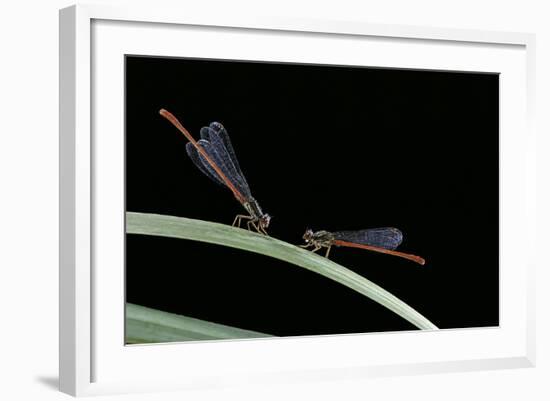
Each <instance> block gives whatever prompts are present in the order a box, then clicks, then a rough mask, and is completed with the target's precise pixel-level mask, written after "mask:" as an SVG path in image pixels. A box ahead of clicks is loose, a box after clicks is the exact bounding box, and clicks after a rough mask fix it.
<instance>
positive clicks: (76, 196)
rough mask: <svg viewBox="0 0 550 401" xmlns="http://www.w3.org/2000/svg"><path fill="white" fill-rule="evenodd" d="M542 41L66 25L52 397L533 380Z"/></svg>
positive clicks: (252, 25) (389, 29) (105, 14)
mask: <svg viewBox="0 0 550 401" xmlns="http://www.w3.org/2000/svg"><path fill="white" fill-rule="evenodd" d="M533 46H534V38H533V37H532V36H531V35H528V34H511V33H500V32H476V31H462V30H447V29H433V28H430V29H428V28H421V27H403V26H380V25H371V24H367V23H350V22H346V23H344V22H334V21H302V20H293V19H292V18H288V19H274V18H250V17H242V16H237V15H233V16H231V15H224V16H223V17H221V16H215V15H208V16H206V15H198V14H197V15H179V14H178V13H177V12H173V13H164V12H162V11H158V10H153V9H149V8H147V9H138V8H135V9H124V10H119V9H112V8H106V7H99V6H75V7H70V8H67V9H64V10H62V11H61V15H60V49H61V55H60V69H61V83H60V85H61V87H60V98H61V104H60V108H61V111H60V127H61V128H60V131H61V132H60V135H61V141H60V146H61V147H60V157H61V160H60V180H61V194H60V201H61V206H60V210H61V222H60V231H61V238H60V240H61V241H60V242H61V262H60V337H61V338H60V344H61V347H60V384H61V390H62V391H65V392H67V393H70V394H73V395H89V394H105V393H115V392H132V391H155V390H166V389H191V388H202V387H215V386H223V385H232V384H238V383H239V382H241V381H242V380H243V378H247V380H251V381H254V380H256V381H258V382H263V381H269V382H274V383H284V382H285V381H286V380H288V379H289V377H292V376H293V375H296V374H299V375H300V377H303V378H304V379H307V378H313V379H318V378H342V377H352V376H353V377H355V376H376V375H378V374H388V373H389V374H408V373H411V372H436V371H442V370H445V371H452V370H456V371H458V370H472V369H488V368H505V367H519V366H532V364H533V363H534V338H533V324H534V322H533V317H532V316H533V314H532V313H533V297H534V295H533V286H532V284H533V278H532V272H531V265H532V263H533V261H532V260H531V259H530V252H529V249H530V247H531V244H532V243H533V236H534V231H535V230H534V229H533V227H534V217H533V215H532V212H531V210H532V205H533V203H534V182H533V172H534V165H533V163H532V160H531V158H530V155H531V153H532V152H533V151H534V145H533V143H534V135H533V133H532V132H531V130H530V128H529V124H530V118H531V116H530V113H531V110H532V105H531V98H532V93H531V92H532V88H533V82H534V75H533V71H532V66H533V61H532V58H533V57H534V53H533Z"/></svg>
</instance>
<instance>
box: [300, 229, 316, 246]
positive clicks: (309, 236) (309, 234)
mask: <svg viewBox="0 0 550 401" xmlns="http://www.w3.org/2000/svg"><path fill="white" fill-rule="evenodd" d="M313 235H314V234H313V230H312V229H310V228H308V229H307V230H306V232H305V233H304V235H303V236H302V238H303V239H304V241H306V244H309V242H310V241H312V240H313Z"/></svg>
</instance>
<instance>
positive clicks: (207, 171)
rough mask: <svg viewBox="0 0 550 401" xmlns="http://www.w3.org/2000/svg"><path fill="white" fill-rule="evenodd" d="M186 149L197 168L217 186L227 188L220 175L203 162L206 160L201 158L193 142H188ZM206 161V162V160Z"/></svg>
mask: <svg viewBox="0 0 550 401" xmlns="http://www.w3.org/2000/svg"><path fill="white" fill-rule="evenodd" d="M185 149H186V150H187V154H188V155H189V158H190V159H191V160H192V161H193V164H194V165H195V166H197V168H198V169H199V170H200V171H202V172H203V174H204V175H205V176H207V177H208V178H210V179H211V180H212V181H214V182H215V183H216V184H219V185H221V186H223V187H225V186H226V185H225V183H224V182H223V180H222V179H221V178H220V177H219V176H218V174H217V173H216V172H215V171H214V169H213V168H212V167H211V166H210V164H208V163H206V164H204V163H203V161H202V160H204V158H203V157H202V156H200V154H199V151H198V150H197V148H196V147H195V145H193V144H192V143H191V142H187V145H185ZM205 161H206V160H205Z"/></svg>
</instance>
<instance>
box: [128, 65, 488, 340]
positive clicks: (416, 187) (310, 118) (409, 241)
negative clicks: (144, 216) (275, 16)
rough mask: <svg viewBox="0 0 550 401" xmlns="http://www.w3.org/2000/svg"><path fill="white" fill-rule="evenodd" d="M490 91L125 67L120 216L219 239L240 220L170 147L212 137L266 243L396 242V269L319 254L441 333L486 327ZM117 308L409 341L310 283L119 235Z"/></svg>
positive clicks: (405, 73) (208, 249)
mask: <svg viewBox="0 0 550 401" xmlns="http://www.w3.org/2000/svg"><path fill="white" fill-rule="evenodd" d="M498 96H499V95H498V75H492V74H476V73H461V72H456V73H455V72H437V71H416V70H395V69H373V68H358V67H354V68H352V67H335V66H313V65H297V64H268V63H252V62H232V61H214V60H191V59H167V58H149V57H136V56H127V58H126V203H127V210H128V211H137V212H150V213H160V214H167V215H175V216H184V217H190V218H196V219H203V220H211V221H216V222H222V223H227V224H231V222H232V221H233V218H234V217H235V215H236V214H238V213H242V212H243V209H242V208H241V206H240V205H239V204H238V202H237V201H236V200H235V199H234V198H233V196H232V194H231V192H230V191H229V190H227V189H226V188H222V187H220V186H218V185H216V184H214V183H213V182H212V181H210V180H209V179H208V178H207V177H205V176H204V175H202V173H201V172H200V171H198V169H196V168H195V166H194V165H193V164H192V162H191V161H190V160H189V159H188V157H187V154H186V152H185V144H186V140H185V138H184V137H183V136H182V135H181V134H180V133H179V132H178V131H177V130H176V129H175V128H174V127H173V126H172V125H171V124H170V123H169V122H168V121H166V120H165V119H163V118H162V117H161V116H160V115H159V114H158V111H159V109H161V108H166V109H167V110H169V111H171V112H172V113H174V114H175V115H176V116H177V117H178V118H179V119H180V121H181V122H182V123H183V125H184V126H185V127H186V128H187V129H188V130H189V131H190V132H191V133H193V135H194V136H195V137H196V138H198V137H199V130H200V128H201V127H202V126H204V125H208V124H209V123H210V122H211V121H219V122H221V123H222V124H224V126H225V127H226V128H227V130H228V132H229V135H230V136H231V139H232V141H233V146H234V148H235V151H236V153H237V156H238V158H239V161H240V164H241V167H242V169H243V171H244V173H245V175H246V177H247V180H248V182H249V184H250V186H251V189H252V193H253V195H254V197H255V198H256V199H257V200H258V201H259V203H260V205H261V206H262V208H263V209H264V211H265V212H268V213H269V214H271V215H272V216H274V217H273V220H272V224H271V226H270V228H269V232H270V234H271V235H272V236H275V237H277V238H280V239H283V240H286V241H288V242H291V243H303V242H302V240H301V236H302V234H303V232H304V230H305V229H306V227H310V228H312V229H314V230H319V229H326V230H330V231H337V230H353V229H363V228H370V227H381V226H394V227H397V228H399V229H401V230H402V231H403V233H404V241H403V244H402V245H401V246H400V248H399V249H400V250H402V251H404V252H409V253H414V254H417V255H420V256H423V257H424V258H426V260H427V263H426V265H425V266H424V267H421V266H419V265H417V264H415V263H413V262H410V261H407V260H403V259H400V258H396V257H392V256H387V255H379V254H374V253H372V252H368V251H364V250H359V249H349V248H333V250H332V251H331V259H333V260H334V261H336V262H337V263H340V264H342V265H344V266H346V267H349V268H351V269H353V270H354V271H356V272H357V273H359V274H362V275H364V276H365V277H367V278H368V279H370V280H372V281H374V282H375V283H377V284H379V285H381V286H382V287H383V288H385V289H387V290H389V291H390V292H392V293H393V294H394V295H396V296H397V297H399V298H400V299H402V300H403V301H405V302H407V303H408V304H409V305H411V306H412V307H413V308H415V309H417V310H418V311H419V312H420V313H422V314H423V315H424V316H426V317H427V318H428V319H430V320H431V321H432V322H434V323H435V324H436V325H437V326H439V327H440V328H458V327H480V326H496V325H498V323H499V320H498V318H499V314H498V300H499V292H498V291H499V290H498V284H499V282H498V261H499V259H498V253H499V252H498V233H499V228H498V189H499V187H498ZM126 246H127V248H126V258H127V259H126V293H127V301H128V302H132V303H136V304H140V305H145V306H148V307H152V308H156V309H160V310H164V311H169V312H173V313H179V314H183V315H187V316H192V317H196V318H199V319H204V320H209V321H213V322H217V323H222V324H228V325H232V326H236V327H240V328H244V329H250V330H257V331H261V332H265V333H269V334H274V335H313V334H339V333H354V332H370V331H388V330H410V329H413V328H414V327H413V326H412V325H411V324H409V323H408V322H406V321H404V320H403V319H401V318H400V317H398V316H397V315H394V314H393V313H392V312H390V311H388V310H387V309H385V308H383V307H381V306H379V305H378V304H376V303H374V302H372V301H370V300H369V299H367V298H365V297H364V296H362V295H360V294H357V293H355V292H354V291H352V290H350V289H348V288H346V287H343V286H341V285H340V284H337V283H335V282H332V281H330V280H328V279H326V278H324V277H321V276H319V275H316V274H314V273H311V272H308V271H306V270H304V269H301V268H299V267H296V266H292V265H289V264H286V263H284V262H281V261H279V260H275V259H271V258H269V257H266V256H262V255H256V254H253V253H249V252H244V251H239V250H235V249H230V248H225V247H221V246H215V245H209V244H203V243H199V242H191V241H182V240H176V239H168V238H157V237H145V236H137V235H127V244H126Z"/></svg>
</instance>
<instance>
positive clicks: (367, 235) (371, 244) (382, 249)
mask: <svg viewBox="0 0 550 401" xmlns="http://www.w3.org/2000/svg"><path fill="white" fill-rule="evenodd" d="M302 238H303V239H304V240H305V242H306V243H305V245H301V247H302V248H310V247H313V249H312V251H313V252H316V251H318V250H319V249H321V248H327V253H326V255H325V256H326V257H327V258H328V255H329V252H330V248H331V247H333V246H337V247H338V246H344V247H350V248H361V249H366V250H368V251H373V252H379V253H385V254H387V255H393V256H398V257H400V258H405V259H409V260H412V261H413V262H416V263H419V264H421V265H423V264H424V263H425V262H426V261H425V260H424V259H423V258H421V257H420V256H416V255H411V254H409V253H404V252H398V251H395V249H396V248H397V247H398V246H399V245H400V244H401V242H402V241H403V233H401V231H400V230H398V229H397V228H393V227H382V228H370V229H366V230H356V231H336V232H329V231H323V230H321V231H315V232H314V231H313V230H310V229H307V230H306V232H305V234H304V235H303V237H302Z"/></svg>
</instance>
